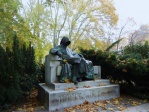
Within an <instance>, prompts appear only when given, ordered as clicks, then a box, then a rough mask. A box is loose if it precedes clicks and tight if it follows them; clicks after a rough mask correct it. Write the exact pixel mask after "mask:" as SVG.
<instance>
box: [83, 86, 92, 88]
mask: <svg viewBox="0 0 149 112" xmlns="http://www.w3.org/2000/svg"><path fill="white" fill-rule="evenodd" d="M83 87H84V88H90V87H91V86H83Z"/></svg>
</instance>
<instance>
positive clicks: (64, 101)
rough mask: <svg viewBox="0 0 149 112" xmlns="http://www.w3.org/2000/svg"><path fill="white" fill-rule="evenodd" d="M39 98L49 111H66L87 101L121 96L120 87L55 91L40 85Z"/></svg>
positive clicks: (107, 86)
mask: <svg viewBox="0 0 149 112" xmlns="http://www.w3.org/2000/svg"><path fill="white" fill-rule="evenodd" d="M38 92H39V93H38V98H39V101H40V103H41V104H42V105H44V106H45V108H47V110H48V111H55V110H57V109H64V108H67V107H71V106H74V105H79V104H82V103H83V102H85V101H89V102H95V101H98V100H109V99H111V98H117V97H119V96H120V93H119V85H105V86H93V87H90V88H76V89H74V90H73V91H66V90H53V89H50V88H49V87H48V86H46V85H45V84H43V83H40V84H39V90H38Z"/></svg>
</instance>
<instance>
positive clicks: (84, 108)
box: [64, 100, 98, 112]
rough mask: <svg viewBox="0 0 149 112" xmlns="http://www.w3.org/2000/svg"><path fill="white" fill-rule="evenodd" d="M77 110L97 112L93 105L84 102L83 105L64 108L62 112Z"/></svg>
mask: <svg viewBox="0 0 149 112" xmlns="http://www.w3.org/2000/svg"><path fill="white" fill-rule="evenodd" d="M77 110H81V111H83V112H98V107H97V105H95V104H94V103H90V102H89V101H87V100H86V101H84V103H83V104H80V105H75V106H73V107H70V108H65V109H64V112H76V111H77Z"/></svg>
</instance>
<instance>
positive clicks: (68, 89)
mask: <svg viewBox="0 0 149 112" xmlns="http://www.w3.org/2000/svg"><path fill="white" fill-rule="evenodd" d="M73 90H76V88H75V87H74V88H73V87H71V88H67V89H65V91H68V92H71V91H73Z"/></svg>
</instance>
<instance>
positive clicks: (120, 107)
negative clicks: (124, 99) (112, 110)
mask: <svg viewBox="0 0 149 112" xmlns="http://www.w3.org/2000/svg"><path fill="white" fill-rule="evenodd" d="M118 109H119V110H120V111H122V110H124V109H126V108H125V107H124V106H122V105H121V106H119V107H118Z"/></svg>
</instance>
